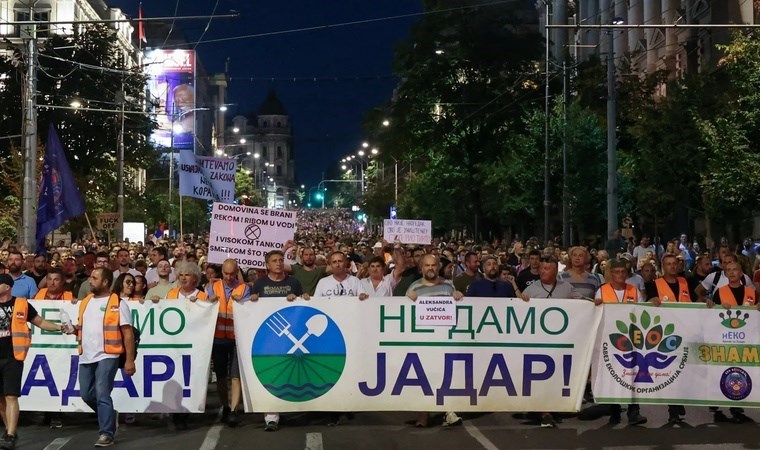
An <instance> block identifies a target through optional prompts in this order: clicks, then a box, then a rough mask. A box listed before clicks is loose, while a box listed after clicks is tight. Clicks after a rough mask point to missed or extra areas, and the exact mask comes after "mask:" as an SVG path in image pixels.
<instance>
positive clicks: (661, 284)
mask: <svg viewBox="0 0 760 450" xmlns="http://www.w3.org/2000/svg"><path fill="white" fill-rule="evenodd" d="M676 279H677V280H678V295H676V294H675V293H674V292H673V289H671V288H670V285H668V282H667V281H665V278H658V279H656V280H654V285H655V286H656V287H657V296H658V297H660V300H662V301H663V302H675V301H678V302H680V303H686V302H689V303H690V302H691V296H690V295H689V285H688V284H686V278H684V277H677V278H676Z"/></svg>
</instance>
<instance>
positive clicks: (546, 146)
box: [544, 0, 551, 243]
mask: <svg viewBox="0 0 760 450" xmlns="http://www.w3.org/2000/svg"><path fill="white" fill-rule="evenodd" d="M544 4H545V7H546V9H545V11H546V12H545V14H546V16H545V20H546V28H545V31H544V32H545V34H546V42H545V43H544V46H545V47H546V48H545V51H546V55H545V56H546V61H545V65H544V70H545V75H546V80H545V82H544V83H545V86H544V88H545V92H544V243H548V242H549V206H550V205H551V202H550V201H549V28H548V26H549V24H550V19H549V0H545V1H544Z"/></svg>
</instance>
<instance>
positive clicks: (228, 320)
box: [212, 280, 246, 339]
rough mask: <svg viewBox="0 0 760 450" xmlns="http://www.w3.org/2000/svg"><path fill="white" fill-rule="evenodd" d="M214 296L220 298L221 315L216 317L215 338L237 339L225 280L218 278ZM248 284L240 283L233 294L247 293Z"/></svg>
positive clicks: (215, 283)
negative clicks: (225, 291)
mask: <svg viewBox="0 0 760 450" xmlns="http://www.w3.org/2000/svg"><path fill="white" fill-rule="evenodd" d="M212 289H213V291H214V296H215V297H217V298H218V299H219V315H218V316H217V318H216V329H215V330H214V339H225V338H226V339H235V327H234V322H233V320H232V302H233V300H231V299H227V296H226V295H225V294H224V281H222V280H217V281H215V282H214V285H213V287H212ZM245 289H246V284H245V283H240V284H239V285H238V286H237V287H236V288H235V289H233V290H232V295H240V296H242V295H243V294H245Z"/></svg>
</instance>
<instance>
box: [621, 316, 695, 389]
mask: <svg viewBox="0 0 760 450" xmlns="http://www.w3.org/2000/svg"><path fill="white" fill-rule="evenodd" d="M629 317H630V323H629V324H626V323H625V322H623V321H622V320H618V321H616V322H615V326H616V327H617V329H618V331H620V333H612V334H610V342H611V343H612V345H613V346H614V347H615V348H616V349H618V350H619V351H621V352H623V354H622V355H615V358H616V359H617V360H618V362H619V363H620V364H621V365H622V366H623V367H625V368H626V369H633V368H634V367H638V368H639V371H638V373H637V374H636V378H635V379H634V380H633V381H634V382H642V383H652V382H653V379H652V374H651V372H650V368H655V369H664V368H666V367H668V366H669V365H670V364H671V363H672V362H673V360H675V359H676V356H675V355H671V356H668V354H669V353H672V352H674V351H676V350H677V349H678V347H680V346H681V341H682V338H681V336H678V335H676V334H673V333H674V332H675V330H676V327H675V325H673V324H672V323H670V324H667V325H665V326H664V327H663V326H662V324H661V323H660V316H654V319H652V317H651V316H650V315H649V312H647V311H643V312H642V313H641V316H640V317H638V318H637V317H636V314H634V313H631V314H630V316H629Z"/></svg>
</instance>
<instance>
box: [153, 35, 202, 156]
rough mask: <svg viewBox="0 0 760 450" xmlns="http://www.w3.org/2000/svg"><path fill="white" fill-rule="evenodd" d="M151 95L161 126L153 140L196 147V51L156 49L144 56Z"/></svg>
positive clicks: (165, 145)
mask: <svg viewBox="0 0 760 450" xmlns="http://www.w3.org/2000/svg"><path fill="white" fill-rule="evenodd" d="M145 71H146V73H147V74H148V96H149V97H148V98H149V99H150V102H151V107H152V108H153V111H154V113H155V118H156V121H157V122H158V128H157V129H156V130H154V132H153V135H152V140H153V142H154V143H156V144H158V145H160V146H163V147H174V148H175V149H193V148H194V145H193V142H194V137H193V136H194V134H195V111H196V107H195V52H193V51H192V50H153V51H149V52H147V53H146V55H145Z"/></svg>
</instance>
